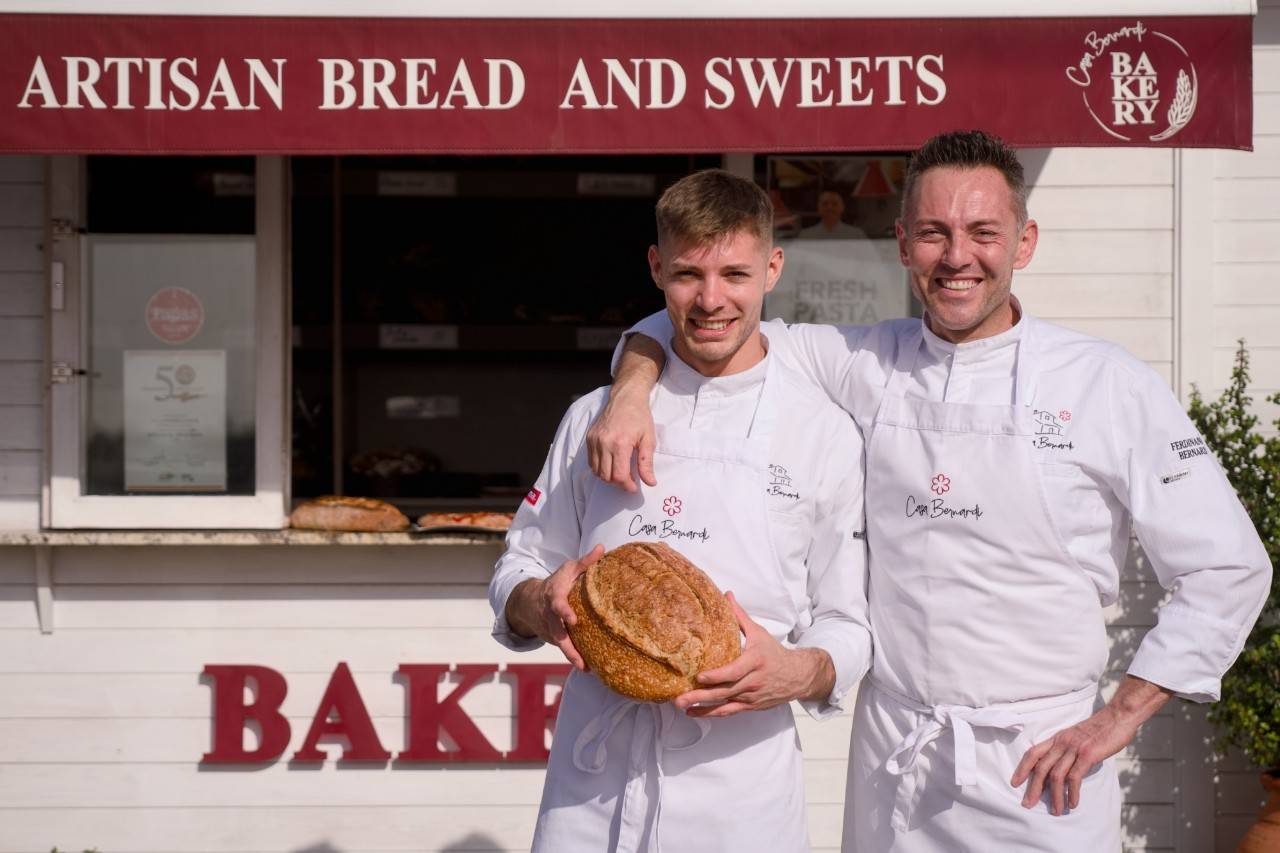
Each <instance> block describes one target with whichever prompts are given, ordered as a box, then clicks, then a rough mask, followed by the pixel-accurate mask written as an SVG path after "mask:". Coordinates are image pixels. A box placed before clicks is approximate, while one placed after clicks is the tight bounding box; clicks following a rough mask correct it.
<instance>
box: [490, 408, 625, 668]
mask: <svg viewBox="0 0 1280 853" xmlns="http://www.w3.org/2000/svg"><path fill="white" fill-rule="evenodd" d="M606 393H607V389H604V388H600V389H597V390H596V391H594V392H592V393H591V394H588V395H586V396H584V397H582V398H580V399H579V400H577V401H576V402H575V403H574V404H573V405H572V406H570V407H569V411H568V412H566V413H565V416H564V418H563V419H562V420H561V422H560V427H559V429H557V430H556V436H555V439H554V441H552V443H551V450H550V452H548V453H547V461H546V462H545V463H544V464H543V466H542V473H541V474H539V475H538V479H537V481H536V482H535V483H534V485H533V488H532V489H530V490H529V493H528V494H527V495H526V496H525V498H524V499H523V500H522V501H521V502H520V508H519V509H518V510H517V511H516V515H515V518H514V519H513V520H512V522H511V529H510V530H509V531H507V550H506V551H505V552H503V554H502V556H501V557H500V558H499V559H498V564H497V566H495V567H494V571H493V578H492V580H490V581H489V604H490V605H491V606H492V607H493V613H494V621H493V636H494V638H495V639H496V640H497V641H498V642H499V643H502V645H504V646H506V647H507V648H509V649H513V650H515V651H528V650H530V649H536V648H537V647H538V646H540V645H542V641H541V640H539V639H538V638H536V637H522V636H520V635H519V634H516V633H515V632H513V631H512V630H511V626H510V625H509V624H507V615H506V614H507V599H508V598H509V597H510V596H511V592H512V590H514V589H515V588H516V587H517V586H519V585H520V584H521V583H523V582H524V581H526V580H530V579H533V578H545V577H547V576H549V575H550V574H551V573H552V572H554V571H555V570H556V569H558V568H560V566H561V564H563V563H564V562H565V561H566V560H576V559H577V558H578V557H580V556H582V554H581V539H582V527H581V520H582V509H583V506H584V500H585V499H584V497H583V488H584V480H585V478H586V476H587V475H589V474H590V470H589V469H588V468H587V464H586V454H585V453H580V452H579V451H580V450H581V449H582V447H583V439H584V438H585V437H586V434H587V427H588V426H590V425H591V421H592V420H594V419H595V417H596V415H598V414H599V413H600V409H601V408H602V407H603V405H604V400H605V399H606Z"/></svg>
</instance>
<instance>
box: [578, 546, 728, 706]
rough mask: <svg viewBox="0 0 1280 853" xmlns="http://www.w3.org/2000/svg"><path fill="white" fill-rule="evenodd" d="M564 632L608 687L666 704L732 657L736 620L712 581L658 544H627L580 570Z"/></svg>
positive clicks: (644, 700) (671, 550)
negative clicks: (573, 620) (572, 619)
mask: <svg viewBox="0 0 1280 853" xmlns="http://www.w3.org/2000/svg"><path fill="white" fill-rule="evenodd" d="M569 605H570V606H571V607H572V608H573V610H574V613H575V614H576V615H577V617H578V624H577V625H574V626H573V627H571V628H570V629H569V636H570V637H571V639H572V640H573V644H574V646H575V647H576V648H577V649H578V652H579V653H580V654H581V655H582V657H583V660H585V661H586V662H587V666H589V667H590V668H591V669H592V670H593V671H594V672H595V673H596V675H597V676H599V678H600V680H601V681H603V682H604V683H605V685H606V686H608V687H609V688H610V689H612V690H614V691H615V692H617V693H621V694H622V695H623V696H627V697H629V698H632V699H637V700H639V701H642V702H665V701H668V700H670V699H673V698H675V697H676V696H679V695H680V694H681V693H684V692H686V691H689V690H693V689H695V688H697V687H698V686H699V685H698V683H697V682H696V681H695V680H694V677H695V676H696V675H697V674H698V673H699V672H702V671H703V670H707V669H714V668H715V667H718V666H723V665H724V664H726V663H728V662H730V661H731V660H733V659H734V658H736V657H737V656H738V654H739V649H740V646H739V641H738V624H737V621H736V620H735V619H734V617H733V611H732V610H730V609H729V603H728V601H727V600H726V599H725V597H724V595H723V594H721V592H720V590H719V589H718V588H717V587H716V585H715V583H714V582H713V581H712V580H711V578H709V577H707V575H706V574H705V573H704V572H703V571H702V570H701V569H699V568H698V567H697V566H695V565H693V563H691V562H689V561H688V560H686V559H685V558H684V557H683V556H682V555H681V554H680V553H678V552H677V551H675V550H674V549H672V548H670V547H669V546H667V545H665V544H663V543H642V542H629V543H627V544H625V545H622V546H619V547H618V548H615V549H613V550H612V551H609V552H608V553H606V554H605V555H604V556H603V557H601V558H600V560H599V561H598V562H597V563H595V564H594V565H592V566H591V567H589V568H588V569H587V570H586V572H584V573H583V574H581V575H579V576H578V578H577V580H576V581H575V582H574V584H573V587H572V588H571V589H570V591H569Z"/></svg>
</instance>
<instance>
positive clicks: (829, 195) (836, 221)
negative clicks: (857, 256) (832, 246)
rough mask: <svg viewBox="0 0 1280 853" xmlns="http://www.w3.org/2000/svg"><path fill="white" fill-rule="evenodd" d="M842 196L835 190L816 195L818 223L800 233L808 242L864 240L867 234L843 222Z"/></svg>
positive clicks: (843, 207)
mask: <svg viewBox="0 0 1280 853" xmlns="http://www.w3.org/2000/svg"><path fill="white" fill-rule="evenodd" d="M844 210H845V204H844V196H842V195H840V193H839V192H837V191H836V190H823V191H822V192H820V193H818V221H817V222H816V223H814V224H813V225H810V226H809V227H808V228H804V229H802V230H801V231H800V236H801V237H804V238H805V239H808V240H865V239H867V234H866V232H865V231H863V230H862V229H861V228H859V227H858V226H856V225H850V224H849V223H848V222H845V221H844Z"/></svg>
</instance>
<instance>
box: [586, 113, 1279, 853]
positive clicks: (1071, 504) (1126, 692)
mask: <svg viewBox="0 0 1280 853" xmlns="http://www.w3.org/2000/svg"><path fill="white" fill-rule="evenodd" d="M903 196H904V200H903V212H902V218H901V219H900V220H899V222H898V224H897V235H898V247H899V253H900V256H901V260H902V263H903V265H904V266H906V267H907V269H908V270H909V272H910V274H911V282H912V288H913V290H914V292H915V295H916V297H917V299H919V300H920V302H921V303H922V305H923V306H924V319H923V321H918V320H896V321H889V322H886V323H881V324H879V325H877V326H873V327H869V328H845V329H840V330H837V329H835V328H832V327H823V326H808V327H804V326H798V327H797V326H793V327H791V328H790V329H789V330H787V329H785V328H784V327H782V326H781V325H776V324H773V323H770V324H767V325H766V327H765V330H766V332H767V333H768V334H769V335H770V340H775V341H781V340H783V339H786V340H787V342H788V346H787V347H785V348H781V347H780V348H779V353H780V354H782V355H787V356H794V357H795V358H796V359H797V363H798V364H799V365H800V366H801V369H803V370H804V371H805V372H806V373H807V374H808V375H809V376H810V378H811V380H812V381H813V382H814V383H816V385H817V386H819V387H821V388H823V389H824V390H825V391H826V392H827V393H828V394H829V395H830V396H831V397H832V399H834V400H835V401H836V402H837V403H839V404H840V405H841V406H842V407H843V408H845V409H846V410H847V411H849V412H850V413H852V414H853V415H854V418H855V420H857V421H858V423H859V425H860V426H861V427H862V429H863V430H864V433H865V434H866V435H867V437H868V438H867V481H866V483H867V485H866V489H867V538H868V544H869V546H870V583H869V586H870V589H871V590H872V592H871V595H870V602H869V608H870V610H869V612H870V614H871V626H872V631H873V634H874V636H875V660H874V662H873V665H872V671H871V675H870V677H869V679H868V682H869V683H868V685H866V686H865V687H864V688H863V689H862V690H861V691H860V693H859V696H858V704H857V709H856V711H855V717H854V728H853V742H852V744H851V747H850V757H849V787H848V791H847V796H846V812H845V833H844V849H845V850H846V851H856V852H857V853H884V851H895V853H925V851H929V853H933V851H938V853H941V851H955V850H1039V851H1060V853H1076V851H1104V850H1105V851H1116V850H1119V848H1120V794H1119V788H1118V784H1117V781H1116V775H1115V769H1114V767H1113V764H1112V761H1111V760H1110V758H1111V756H1113V755H1115V754H1116V753H1117V752H1119V751H1120V750H1121V749H1122V748H1124V747H1125V746H1126V745H1127V744H1128V743H1129V742H1130V741H1131V740H1132V739H1133V737H1134V735H1135V733H1136V732H1137V730H1138V728H1139V726H1141V725H1142V723H1143V722H1145V721H1146V720H1147V719H1149V718H1150V717H1151V716H1152V715H1153V714H1154V713H1155V712H1156V711H1157V710H1158V709H1159V708H1160V707H1161V706H1162V705H1163V704H1164V703H1165V702H1166V701H1167V700H1168V699H1169V697H1170V696H1173V695H1179V696H1182V697H1184V698H1187V699H1191V700H1193V701H1199V702H1204V701H1212V700H1215V699H1217V698H1218V692H1219V685H1220V680H1221V677H1222V674H1223V673H1224V672H1225V671H1226V670H1227V668H1228V667H1229V666H1230V665H1231V663H1232V661H1233V660H1234V659H1235V657H1236V655H1237V654H1238V653H1239V651H1240V648H1241V645H1242V644H1243V642H1244V639H1245V637H1246V635H1247V634H1248V632H1249V629H1250V627H1251V626H1252V624H1253V622H1254V620H1255V619H1256V618H1257V615H1258V612H1259V609H1260V608H1261V606H1262V603H1263V601H1264V600H1265V598H1266V594H1267V591H1268V589H1269V586H1270V572H1271V569H1270V564H1269V562H1268V559H1267V555H1266V552H1265V550H1264V548H1263V546H1262V543H1261V542H1260V540H1259V539H1258V535H1257V533H1256V532H1255V531H1254V529H1253V527H1252V525H1251V524H1250V522H1249V519H1248V516H1247V515H1246V514H1245V512H1244V509H1243V508H1242V507H1241V506H1240V502H1239V501H1238V500H1237V498H1236V496H1235V494H1234V493H1233V492H1232V490H1231V486H1230V485H1229V484H1228V482H1227V480H1226V478H1225V477H1224V476H1223V473H1222V471H1221V470H1220V469H1219V467H1218V466H1217V465H1216V464H1215V462H1214V459H1213V457H1212V455H1211V454H1210V453H1209V452H1208V451H1207V450H1205V448H1204V445H1203V441H1202V440H1201V439H1200V438H1199V437H1198V436H1197V435H1196V432H1195V428H1194V427H1193V426H1192V425H1191V423H1190V421H1189V420H1188V418H1187V416H1186V414H1185V413H1184V412H1183V411H1182V407H1181V406H1180V405H1179V404H1178V402H1177V400H1175V399H1174V397H1173V395H1172V394H1170V393H1169V389H1168V386H1167V384H1166V383H1165V381H1164V380H1163V379H1161V378H1160V377H1159V376H1158V375H1157V374H1156V373H1155V372H1154V371H1152V370H1151V369H1150V368H1148V367H1147V366H1146V365H1145V364H1143V363H1142V362H1140V361H1138V360H1137V359H1135V358H1133V357H1132V356H1130V355H1128V354H1127V353H1125V352H1124V351H1123V350H1121V349H1120V348H1119V347H1117V346H1115V345H1113V344H1109V343H1106V342H1103V341H1099V340H1097V339H1094V338H1089V337H1087V336H1085V335H1081V334H1077V333H1075V332H1071V331H1069V330H1067V329H1064V328H1061V327H1058V326H1054V325H1051V324H1049V323H1046V322H1043V321H1040V320H1037V319H1035V318H1033V317H1030V316H1028V315H1027V314H1026V313H1025V312H1023V311H1022V309H1021V306H1020V305H1019V304H1018V302H1017V300H1016V299H1014V298H1013V296H1012V295H1011V293H1010V287H1011V284H1012V280H1013V273H1014V271H1015V270H1019V269H1022V268H1024V267H1025V266H1026V265H1027V264H1028V263H1030V261H1031V258H1032V256H1033V254H1034V252H1035V248H1036V240H1037V236H1038V231H1037V228H1036V224H1035V222H1034V221H1032V220H1029V219H1028V218H1027V212H1026V185H1025V183H1024V180H1023V174H1022V167H1021V165H1020V164H1019V163H1018V160H1017V158H1016V156H1015V154H1014V152H1013V151H1011V150H1010V149H1009V148H1007V147H1005V146H1004V145H1003V143H1001V142H1000V141H999V140H997V139H994V138H992V137H990V136H987V135H986V134H983V133H981V132H978V131H974V132H970V133H952V134H943V135H941V136H938V137H935V138H934V139H931V140H929V141H928V142H926V143H925V145H924V146H923V147H922V148H921V149H920V150H919V151H918V152H916V154H915V155H914V157H913V158H912V161H911V164H910V166H909V168H908V172H907V180H906V186H905V188H904V192H903ZM639 328H640V330H641V331H647V332H648V333H649V334H651V336H652V337H655V338H659V339H661V338H662V337H664V332H665V327H664V323H662V322H660V318H651V319H650V320H646V321H645V322H644V323H642V324H641V326H640V327H639ZM660 357H661V354H660V353H659V354H658V358H660ZM645 369H646V362H645V360H644V359H639V360H634V361H632V363H631V364H630V366H629V367H625V368H624V369H623V370H620V371H619V374H618V381H617V383H615V387H614V392H613V395H612V402H611V403H610V407H611V408H614V407H616V408H617V410H618V411H617V412H616V413H613V414H612V415H611V416H610V417H611V419H612V420H613V421H616V422H617V423H614V424H612V425H611V424H610V423H606V424H605V425H604V426H603V427H602V428H601V434H602V438H603V443H602V444H601V445H600V446H598V447H597V446H595V445H593V446H592V449H591V452H592V453H593V462H595V467H596V468H597V470H600V471H602V472H603V473H602V476H605V477H606V478H612V479H613V480H614V481H617V482H625V485H626V486H628V487H629V486H630V485H631V484H630V466H629V464H628V463H629V461H630V458H631V451H632V447H633V446H634V445H635V441H634V440H633V439H634V438H635V437H636V436H637V435H639V434H640V433H641V432H642V431H643V425H644V422H645V419H646V417H647V413H646V412H645V411H644V405H643V404H644V400H643V397H642V395H640V394H638V393H637V389H638V388H639V389H643V388H644V387H646V382H645V377H644V371H645ZM624 374H629V375H630V379H627V378H626V377H624ZM624 382H625V384H624ZM606 414H607V415H609V414H610V413H608V412H607V413H606ZM618 423H621V424H622V425H621V426H619V425H618ZM593 431H594V430H593ZM658 440H659V445H658V446H659V448H660V447H661V437H659V439H658ZM651 446H652V445H651V440H650V439H644V440H643V441H642V442H641V447H642V452H641V462H640V465H639V472H640V474H641V476H642V477H643V478H645V479H646V482H649V483H650V484H653V483H654V473H655V472H653V471H652V470H650V469H649V465H648V458H647V456H648V453H649V448H650V447H651ZM656 483H657V484H658V488H661V484H662V477H661V474H660V472H658V476H657V480H656ZM1130 522H1132V530H1133V531H1134V532H1136V534H1137V536H1138V538H1139V540H1140V541H1141V543H1142V546H1143V548H1144V550H1145V552H1146V554H1147V557H1148V558H1149V560H1150V562H1151V565H1152V567H1153V568H1154V569H1155V572H1156V575H1157V577H1158V578H1159V580H1160V582H1161V584H1163V585H1164V586H1165V587H1166V588H1167V589H1169V590H1170V593H1169V599H1168V601H1167V603H1166V604H1165V605H1164V606H1163V607H1162V608H1161V610H1160V615H1159V622H1158V624H1157V625H1156V627H1154V628H1152V629H1151V631H1150V632H1148V634H1147V635H1146V637H1145V639H1144V640H1143V642H1142V644H1141V646H1140V647H1139V648H1138V651H1137V653H1136V654H1135V655H1134V657H1133V660H1132V661H1131V662H1130V663H1129V668H1128V674H1127V675H1126V676H1125V677H1124V680H1123V681H1122V683H1121V684H1120V685H1119V688H1118V689H1117V690H1116V692H1115V694H1114V696H1113V697H1112V698H1111V699H1110V701H1108V702H1106V703H1105V704H1104V703H1103V702H1101V700H1100V699H1099V698H1098V696H1097V693H1098V682H1099V679H1100V677H1101V676H1102V674H1103V672H1104V670H1105V668H1106V666H1107V657H1108V648H1107V638H1106V632H1105V627H1104V620H1103V612H1102V609H1103V607H1105V606H1107V605H1109V604H1111V603H1113V602H1114V601H1115V600H1116V599H1117V597H1118V593H1119V585H1120V571H1121V568H1122V566H1123V564H1124V562H1125V559H1126V553H1127V551H1128V543H1129V535H1130V529H1131V527H1130Z"/></svg>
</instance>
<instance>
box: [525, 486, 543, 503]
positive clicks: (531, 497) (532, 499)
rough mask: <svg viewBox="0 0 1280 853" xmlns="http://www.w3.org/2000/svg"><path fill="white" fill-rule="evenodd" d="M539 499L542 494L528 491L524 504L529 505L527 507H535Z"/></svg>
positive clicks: (531, 490)
mask: <svg viewBox="0 0 1280 853" xmlns="http://www.w3.org/2000/svg"><path fill="white" fill-rule="evenodd" d="M541 497H542V492H540V491H538V490H537V489H530V490H529V494H527V495H525V496H524V499H525V502H526V503H528V504H529V506H537V505H538V499H539V498H541Z"/></svg>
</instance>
